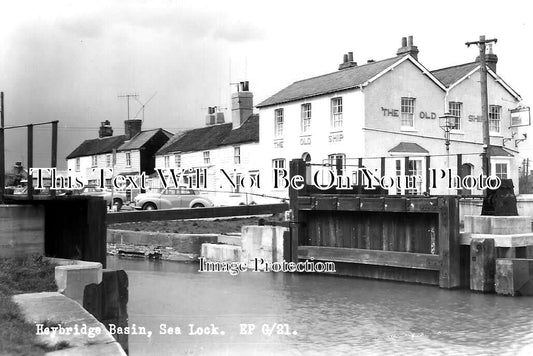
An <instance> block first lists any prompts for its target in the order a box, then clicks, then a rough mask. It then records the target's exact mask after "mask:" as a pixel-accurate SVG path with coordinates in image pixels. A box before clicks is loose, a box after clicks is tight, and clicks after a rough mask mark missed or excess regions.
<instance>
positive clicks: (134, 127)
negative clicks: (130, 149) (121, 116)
mask: <svg viewBox="0 0 533 356" xmlns="http://www.w3.org/2000/svg"><path fill="white" fill-rule="evenodd" d="M141 129H142V120H141V119H129V120H124V134H125V135H126V141H127V140H130V139H132V138H133V137H134V136H135V135H137V134H138V133H139V132H141Z"/></svg>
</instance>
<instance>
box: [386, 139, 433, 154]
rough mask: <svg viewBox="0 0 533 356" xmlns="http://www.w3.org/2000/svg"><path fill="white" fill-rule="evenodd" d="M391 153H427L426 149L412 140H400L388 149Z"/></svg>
mask: <svg viewBox="0 0 533 356" xmlns="http://www.w3.org/2000/svg"><path fill="white" fill-rule="evenodd" d="M389 152H392V153H429V151H428V150H426V149H425V148H423V147H422V146H420V145H418V144H416V143H413V142H400V143H399V144H398V145H396V146H394V147H393V148H391V149H390V150H389Z"/></svg>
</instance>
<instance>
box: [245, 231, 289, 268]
mask: <svg viewBox="0 0 533 356" xmlns="http://www.w3.org/2000/svg"><path fill="white" fill-rule="evenodd" d="M286 230H287V228H285V227H282V226H243V227H242V230H241V231H242V235H241V236H242V237H241V239H242V240H241V246H242V259H243V260H244V261H250V260H253V259H254V258H262V259H263V260H264V261H265V262H281V261H283V233H284V232H285V231H286Z"/></svg>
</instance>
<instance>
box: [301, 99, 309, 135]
mask: <svg viewBox="0 0 533 356" xmlns="http://www.w3.org/2000/svg"><path fill="white" fill-rule="evenodd" d="M301 112H302V115H301V116H302V118H301V125H300V130H301V133H302V134H305V133H308V132H309V131H311V103H305V104H302V111H301Z"/></svg>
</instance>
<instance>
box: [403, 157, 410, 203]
mask: <svg viewBox="0 0 533 356" xmlns="http://www.w3.org/2000/svg"><path fill="white" fill-rule="evenodd" d="M403 165H404V167H403V174H404V175H405V176H406V177H407V176H408V175H409V157H408V156H407V157H405V158H404V164H403ZM404 195H407V189H404Z"/></svg>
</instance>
